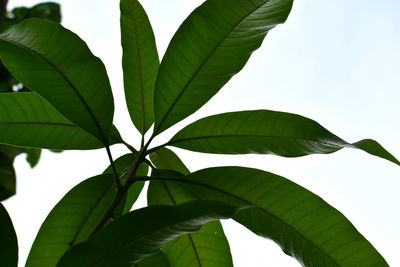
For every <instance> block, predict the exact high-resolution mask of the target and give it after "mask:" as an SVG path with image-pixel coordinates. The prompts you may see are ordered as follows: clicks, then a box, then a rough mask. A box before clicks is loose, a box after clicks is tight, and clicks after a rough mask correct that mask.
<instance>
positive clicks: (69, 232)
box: [26, 174, 115, 267]
mask: <svg viewBox="0 0 400 267" xmlns="http://www.w3.org/2000/svg"><path fill="white" fill-rule="evenodd" d="M114 194H115V189H114V187H113V178H112V175H109V174H103V175H99V176H95V177H92V178H90V179H87V180H85V181H83V182H82V183H80V184H78V185H77V186H75V187H74V188H72V189H71V190H70V191H69V192H68V193H67V194H66V195H65V196H64V197H63V198H62V199H61V200H60V201H59V202H58V203H57V205H56V206H55V207H54V208H53V209H52V210H51V212H50V213H49V215H48V216H47V218H46V220H45V221H44V222H43V224H42V226H41V227H40V230H39V232H38V234H37V236H36V239H35V241H34V243H33V245H32V248H31V251H30V253H29V256H28V259H27V262H26V266H38V267H43V266H55V265H56V263H57V262H58V260H59V259H60V257H61V256H62V255H63V254H64V253H65V252H66V251H67V250H68V249H69V248H70V247H71V246H72V245H75V244H77V243H80V242H82V241H84V240H86V238H87V237H88V235H89V234H90V232H91V231H92V229H93V227H94V226H95V225H96V224H97V222H98V221H99V219H100V218H101V217H102V216H103V214H104V213H105V211H106V210H107V208H108V206H109V205H110V202H111V200H112V198H113V196H114Z"/></svg>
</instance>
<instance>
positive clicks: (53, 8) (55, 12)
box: [29, 2, 61, 23]
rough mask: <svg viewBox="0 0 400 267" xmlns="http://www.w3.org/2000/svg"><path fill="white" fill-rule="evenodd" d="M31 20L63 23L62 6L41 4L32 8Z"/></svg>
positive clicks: (50, 3)
mask: <svg viewBox="0 0 400 267" xmlns="http://www.w3.org/2000/svg"><path fill="white" fill-rule="evenodd" d="M29 17H30V18H41V19H48V20H51V21H54V22H58V23H60V22H61V11H60V5H59V4H57V3H53V2H46V3H40V4H37V5H35V6H33V7H31V9H30V12H29Z"/></svg>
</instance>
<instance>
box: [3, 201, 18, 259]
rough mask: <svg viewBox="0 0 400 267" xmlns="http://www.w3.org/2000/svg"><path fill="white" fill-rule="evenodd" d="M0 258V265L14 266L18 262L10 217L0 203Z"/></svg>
mask: <svg viewBox="0 0 400 267" xmlns="http://www.w3.org/2000/svg"><path fill="white" fill-rule="evenodd" d="M0 260H1V266H7V267H14V266H15V267H16V266H17V264H18V241H17V235H16V234H15V230H14V226H13V224H12V221H11V218H10V216H9V215H8V213H7V210H6V209H5V208H4V206H3V204H1V203H0Z"/></svg>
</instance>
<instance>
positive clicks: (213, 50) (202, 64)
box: [154, 0, 270, 135]
mask: <svg viewBox="0 0 400 267" xmlns="http://www.w3.org/2000/svg"><path fill="white" fill-rule="evenodd" d="M269 2H270V0H267V1H265V2H263V3H262V4H260V5H258V6H257V7H256V8H255V9H254V10H253V11H252V12H251V13H249V14H247V15H246V16H244V17H243V18H241V19H239V21H238V23H237V24H236V25H235V26H234V27H233V28H232V30H230V31H229V32H228V33H227V34H226V35H225V36H224V37H223V38H222V39H221V40H220V41H219V42H218V43H217V44H216V46H215V47H214V48H213V49H212V50H211V51H210V53H209V55H207V57H206V58H205V59H204V60H203V62H202V63H201V64H200V65H199V67H198V68H197V69H196V71H195V72H194V73H193V75H192V76H191V77H190V79H189V80H188V81H187V83H186V84H185V86H184V87H183V89H182V90H181V92H179V94H178V96H177V97H176V98H175V99H174V101H173V102H172V104H171V106H170V107H169V108H168V109H167V112H166V113H165V114H164V115H163V117H162V118H161V120H160V124H159V125H158V126H157V128H156V129H154V135H156V134H158V131H159V130H160V128H161V126H162V125H163V124H164V122H165V120H166V119H167V117H168V115H169V113H170V112H171V111H172V109H174V107H175V105H176V103H177V102H178V101H179V99H180V98H181V96H182V95H183V93H184V92H185V91H186V90H187V88H188V87H189V85H190V84H191V83H192V81H193V80H194V79H195V77H196V76H197V74H198V73H199V72H200V70H201V69H202V68H203V67H204V65H205V64H206V63H207V61H208V60H209V59H210V58H211V57H212V56H213V55H214V53H215V51H217V49H218V47H219V46H220V45H221V44H222V43H223V42H224V41H225V40H226V39H227V38H228V36H230V35H231V34H232V32H234V31H235V30H236V29H237V28H238V27H239V25H240V24H241V23H242V22H243V21H244V20H246V19H247V18H248V17H250V16H251V15H253V14H254V13H255V12H256V11H258V10H259V9H260V8H261V7H262V6H264V5H265V4H267V3H269Z"/></svg>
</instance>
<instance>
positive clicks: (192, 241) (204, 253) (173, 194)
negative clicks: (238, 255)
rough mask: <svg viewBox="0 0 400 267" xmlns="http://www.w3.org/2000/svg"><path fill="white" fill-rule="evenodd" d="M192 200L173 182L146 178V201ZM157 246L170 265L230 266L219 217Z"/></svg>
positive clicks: (162, 202)
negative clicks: (195, 230)
mask: <svg viewBox="0 0 400 267" xmlns="http://www.w3.org/2000/svg"><path fill="white" fill-rule="evenodd" d="M171 152H172V151H171ZM156 167H159V166H157V165H156ZM164 173H165V172H164ZM174 174H175V173H174ZM193 200H198V198H197V197H196V196H195V195H194V194H193V193H192V192H190V191H189V190H187V189H186V188H184V187H183V186H182V185H179V184H176V183H168V182H163V181H161V182H150V185H149V189H148V192H147V202H148V205H171V206H176V205H180V204H182V203H185V202H189V201H193ZM161 250H162V251H163V253H164V254H165V255H166V257H167V258H168V261H169V263H170V264H171V266H173V267H185V266H198V267H208V266H210V267H211V266H220V267H223V266H233V262H232V256H231V251H230V248H229V243H228V240H227V239H226V236H225V234H224V230H223V228H222V225H221V223H220V222H219V221H214V222H209V223H207V224H205V225H203V226H202V227H201V228H200V229H199V230H198V231H197V232H194V233H189V234H186V235H182V236H180V237H178V238H176V239H174V240H172V241H170V242H169V243H168V244H166V245H165V246H164V247H163V248H162V249H161Z"/></svg>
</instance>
